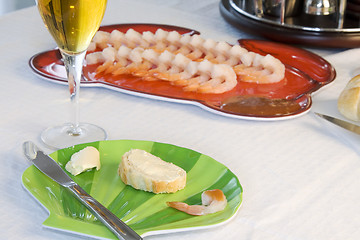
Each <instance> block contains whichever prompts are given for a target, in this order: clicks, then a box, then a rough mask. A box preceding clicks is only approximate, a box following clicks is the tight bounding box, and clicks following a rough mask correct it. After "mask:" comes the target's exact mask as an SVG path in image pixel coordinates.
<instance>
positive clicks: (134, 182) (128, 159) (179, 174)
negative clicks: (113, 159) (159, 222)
mask: <svg viewBox="0 0 360 240" xmlns="http://www.w3.org/2000/svg"><path fill="white" fill-rule="evenodd" d="M118 173H119V175H120V178H121V180H122V181H123V182H124V183H125V184H127V185H131V186H132V187H134V188H135V189H139V190H144V191H148V192H154V193H174V192H177V191H178V190H181V189H183V188H184V187H185V185H186V171H185V170H184V169H182V168H180V167H178V166H176V165H175V164H173V163H169V162H166V161H163V160H162V159H161V158H159V157H156V156H154V155H152V154H151V153H148V152H146V151H144V150H141V149H132V150H130V151H128V152H126V153H125V154H124V155H123V156H122V161H121V162H120V164H119V169H118Z"/></svg>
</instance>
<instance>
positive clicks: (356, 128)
mask: <svg viewBox="0 0 360 240" xmlns="http://www.w3.org/2000/svg"><path fill="white" fill-rule="evenodd" d="M314 113H315V114H316V115H317V116H319V117H321V118H323V119H325V120H327V121H329V122H331V123H332V124H335V125H337V126H339V127H342V128H344V129H346V130H348V131H350V132H353V133H356V134H359V135H360V126H358V125H356V124H353V123H350V122H347V121H344V120H341V119H338V118H334V117H331V116H328V115H325V114H321V113H317V112H314Z"/></svg>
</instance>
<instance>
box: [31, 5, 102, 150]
mask: <svg viewBox="0 0 360 240" xmlns="http://www.w3.org/2000/svg"><path fill="white" fill-rule="evenodd" d="M36 3H37V7H38V10H39V12H40V15H41V17H42V19H43V21H44V23H45V25H46V27H47V29H48V30H49V32H50V34H51V35H52V37H53V38H54V40H55V41H56V44H57V46H58V47H59V49H60V52H61V55H62V57H63V60H64V65H65V68H66V72H67V77H68V84H69V91H70V102H71V108H72V111H73V113H72V114H73V118H74V119H73V121H72V123H69V124H64V125H62V126H55V127H50V128H47V129H46V130H45V131H43V132H42V134H41V139H42V141H43V142H44V143H45V144H46V145H48V146H50V147H53V148H64V147H68V146H72V145H75V144H79V143H85V142H92V141H99V140H104V139H106V137H107V136H106V132H105V131H104V130H103V129H102V128H100V127H98V126H95V125H93V124H88V123H79V90H80V79H81V75H82V67H83V61H84V57H85V54H86V50H87V48H88V46H89V44H90V41H91V39H92V38H93V36H94V34H95V33H96V31H97V30H98V28H99V26H100V23H101V20H102V18H103V16H104V12H105V8H106V3H107V0H36Z"/></svg>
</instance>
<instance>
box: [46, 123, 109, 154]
mask: <svg viewBox="0 0 360 240" xmlns="http://www.w3.org/2000/svg"><path fill="white" fill-rule="evenodd" d="M72 129H73V128H72V125H71V124H64V125H62V126H55V127H49V128H47V129H45V130H44V131H43V132H42V133H41V140H42V141H43V143H45V145H47V146H48V147H51V148H55V149H61V148H66V147H70V146H73V145H76V144H80V143H88V142H95V141H101V140H106V138H107V134H106V132H105V130H104V129H102V128H101V127H98V126H96V125H93V124H89V123H80V125H79V129H80V131H79V132H78V133H77V134H74V133H73V131H72Z"/></svg>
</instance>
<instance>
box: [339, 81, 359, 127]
mask: <svg viewBox="0 0 360 240" xmlns="http://www.w3.org/2000/svg"><path fill="white" fill-rule="evenodd" d="M359 103H360V75H357V76H356V77H353V78H352V79H351V80H350V81H349V82H348V84H347V85H346V87H345V88H344V90H343V91H342V92H341V94H340V96H339V99H338V109H339V112H340V113H341V114H342V115H344V117H346V118H348V119H350V120H353V121H359V120H360V104H359Z"/></svg>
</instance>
